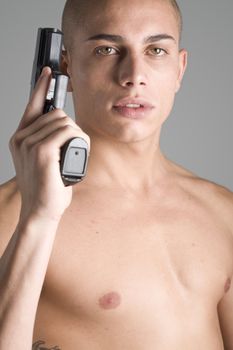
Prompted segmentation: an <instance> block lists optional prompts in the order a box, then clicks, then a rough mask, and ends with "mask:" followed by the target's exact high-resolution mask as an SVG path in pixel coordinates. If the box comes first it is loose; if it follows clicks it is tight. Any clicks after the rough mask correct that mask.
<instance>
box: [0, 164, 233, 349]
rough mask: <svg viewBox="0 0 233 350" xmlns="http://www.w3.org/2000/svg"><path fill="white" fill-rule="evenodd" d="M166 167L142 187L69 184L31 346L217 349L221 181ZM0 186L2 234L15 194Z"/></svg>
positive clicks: (232, 261) (223, 254)
mask: <svg viewBox="0 0 233 350" xmlns="http://www.w3.org/2000/svg"><path fill="white" fill-rule="evenodd" d="M174 169H176V170H175V172H174V174H173V176H171V178H170V179H168V180H166V181H164V183H163V184H159V185H158V188H155V189H154V190H150V191H148V192H147V193H146V192H144V193H143V194H142V193H138V194H137V195H135V194H132V193H130V192H127V191H124V190H119V188H116V189H115V190H114V189H112V188H111V189H110V188H109V189H108V188H96V187H95V188H86V186H85V182H83V183H82V184H79V185H78V186H77V190H76V191H75V194H74V198H73V201H72V204H71V206H70V207H69V208H68V210H67V211H66V213H65V214H64V216H63V219H62V221H61V223H60V226H59V229H58V232H57V237H56V240H55V243H54V249H53V253H52V256H51V259H50V263H49V266H48V270H47V274H46V278H45V282H44V287H43V290H42V294H41V299H40V303H39V306H38V312H37V317H36V322H35V328H34V339H33V342H34V343H35V345H34V349H61V350H79V349H80V350H97V349H98V350H110V349H111V350H123V349H124V350H132V349H133V350H155V349H163V350H171V349H173V350H174V349H177V350H178V349H179V350H181V349H189V350H197V349H198V350H202V349H203V350H206V349H211V350H222V349H223V342H222V336H221V331H220V326H219V321H218V309H217V307H218V303H219V301H220V300H221V299H222V297H223V296H224V294H225V293H227V292H228V289H229V288H230V283H231V276H232V273H233V258H232V253H231V252H232V246H233V237H232V232H231V228H230V214H229V213H228V211H227V210H225V206H224V204H223V203H224V196H225V195H226V196H227V190H225V189H224V188H222V187H220V186H217V185H215V184H212V183H210V182H208V181H205V180H202V179H199V178H195V177H194V176H192V174H190V173H188V172H186V171H184V169H182V168H179V167H175V168H174ZM1 192H2V194H4V196H2V198H6V201H5V202H4V200H3V201H2V203H1V206H2V205H3V204H4V203H5V205H4V208H5V220H4V222H5V223H4V224H3V226H2V228H1V231H4V232H7V234H8V238H7V239H9V237H10V235H11V234H12V233H13V231H12V229H13V226H14V225H15V224H16V222H17V215H18V211H19V206H20V204H19V194H18V193H17V191H16V186H15V184H14V182H10V183H8V184H6V185H4V186H3V187H2V190H1ZM225 192H226V193H225ZM221 198H222V201H221ZM219 199H220V201H219ZM4 208H3V209H4ZM7 218H8V221H9V219H11V220H10V222H11V223H10V226H11V227H10V226H9V224H8V221H7V220H6V219H7ZM3 228H4V230H3ZM1 235H2V233H1ZM7 239H6V234H5V236H4V233H3V236H2V237H1V238H0V243H1V251H2V249H3V245H4V246H5V245H6V243H7ZM25 312H26V310H25ZM56 346H57V347H56Z"/></svg>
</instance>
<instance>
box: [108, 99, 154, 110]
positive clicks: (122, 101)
mask: <svg viewBox="0 0 233 350" xmlns="http://www.w3.org/2000/svg"><path fill="white" fill-rule="evenodd" d="M127 104H136V105H140V107H145V108H154V106H153V105H152V104H151V103H150V102H149V101H146V100H145V99H142V98H139V97H125V98H122V99H120V100H118V101H117V102H116V103H115V104H114V107H125V106H126V105H127Z"/></svg>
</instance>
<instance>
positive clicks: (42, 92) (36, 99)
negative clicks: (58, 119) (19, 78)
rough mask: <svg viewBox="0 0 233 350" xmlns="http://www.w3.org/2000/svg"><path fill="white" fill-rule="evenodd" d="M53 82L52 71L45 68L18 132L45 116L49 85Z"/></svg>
mask: <svg viewBox="0 0 233 350" xmlns="http://www.w3.org/2000/svg"><path fill="white" fill-rule="evenodd" d="M50 80H51V69H50V68H49V67H44V69H43V70H42V72H41V75H40V77H39V79H38V81H37V83H36V86H35V89H34V90H33V92H32V94H31V96H30V100H29V102H28V104H27V107H26V110H25V112H24V114H23V117H22V119H21V121H20V123H19V126H18V130H19V129H23V128H25V127H26V126H28V125H30V124H31V123H32V122H33V121H34V120H35V119H37V118H38V117H39V116H40V115H42V114H43V109H44V103H45V99H46V95H47V92H48V88H49V84H50Z"/></svg>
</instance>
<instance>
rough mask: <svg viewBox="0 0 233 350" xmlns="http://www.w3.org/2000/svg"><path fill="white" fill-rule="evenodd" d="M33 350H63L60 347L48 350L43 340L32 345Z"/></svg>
mask: <svg viewBox="0 0 233 350" xmlns="http://www.w3.org/2000/svg"><path fill="white" fill-rule="evenodd" d="M32 350H62V349H61V348H59V346H57V345H55V346H53V347H52V348H48V347H47V346H46V343H45V342H44V341H43V340H38V341H37V342H35V343H34V344H33V345H32Z"/></svg>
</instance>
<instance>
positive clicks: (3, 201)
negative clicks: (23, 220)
mask: <svg viewBox="0 0 233 350" xmlns="http://www.w3.org/2000/svg"><path fill="white" fill-rule="evenodd" d="M20 205H21V200H20V194H19V191H18V188H17V184H16V180H15V178H12V179H11V180H9V181H7V182H5V183H3V184H1V185H0V256H1V253H2V250H3V248H4V246H5V245H6V243H7V241H8V240H9V239H10V237H11V235H12V234H13V233H14V231H15V228H16V225H17V223H18V218H19V212H20Z"/></svg>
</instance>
